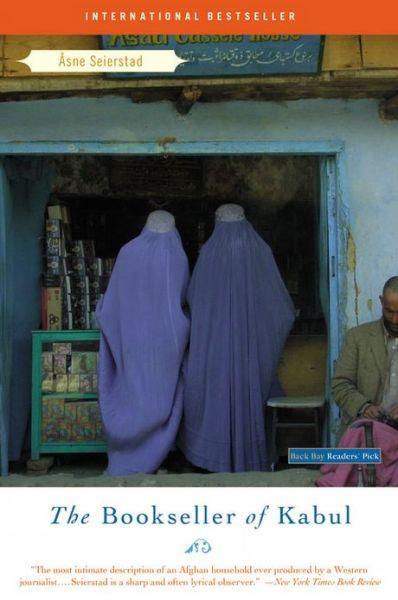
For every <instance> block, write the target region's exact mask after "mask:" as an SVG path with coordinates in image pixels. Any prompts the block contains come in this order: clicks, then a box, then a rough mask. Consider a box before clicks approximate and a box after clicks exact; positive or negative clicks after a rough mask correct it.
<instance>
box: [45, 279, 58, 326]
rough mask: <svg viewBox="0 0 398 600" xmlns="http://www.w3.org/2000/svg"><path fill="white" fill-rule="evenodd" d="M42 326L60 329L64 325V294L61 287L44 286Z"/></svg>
mask: <svg viewBox="0 0 398 600" xmlns="http://www.w3.org/2000/svg"><path fill="white" fill-rule="evenodd" d="M42 319H43V322H42V327H43V329H50V330H59V329H61V327H62V294H61V288H60V287H49V288H43V295H42Z"/></svg>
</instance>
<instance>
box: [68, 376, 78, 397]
mask: <svg viewBox="0 0 398 600" xmlns="http://www.w3.org/2000/svg"><path fill="white" fill-rule="evenodd" d="M79 389H80V375H76V374H74V373H72V374H70V375H68V392H76V393H77V392H79Z"/></svg>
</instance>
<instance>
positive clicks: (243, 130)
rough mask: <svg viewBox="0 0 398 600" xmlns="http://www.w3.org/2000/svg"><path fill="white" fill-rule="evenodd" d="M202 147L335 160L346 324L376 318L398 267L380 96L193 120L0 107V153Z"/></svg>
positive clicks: (91, 104)
mask: <svg viewBox="0 0 398 600" xmlns="http://www.w3.org/2000/svg"><path fill="white" fill-rule="evenodd" d="M198 142H201V143H202V144H201V145H200V147H201V148H202V150H203V148H204V147H206V149H207V151H211V150H212V149H214V151H215V152H220V147H218V144H217V143H220V144H221V146H222V147H226V146H225V144H227V145H228V152H233V151H236V153H241V152H242V153H243V152H247V151H250V149H251V150H252V149H253V148H256V146H255V145H253V143H255V142H258V144H259V146H258V148H259V150H258V151H265V152H278V153H281V152H282V153H283V152H285V153H290V154H291V153H294V152H297V153H307V152H308V153H312V154H313V153H319V154H322V153H323V154H324V153H328V154H336V156H338V177H339V179H338V185H339V190H338V213H339V214H338V225H339V227H340V236H339V239H340V254H339V261H338V271H339V276H340V286H339V295H340V297H339V311H340V319H339V321H340V328H341V329H343V328H344V327H346V326H353V325H356V324H358V323H362V322H365V321H368V320H371V319H375V318H378V317H379V315H380V310H379V304H378V295H379V292H380V289H381V287H382V284H383V282H384V281H385V279H386V278H388V277H390V276H391V275H394V274H396V273H397V270H398V265H397V260H396V222H397V218H398V204H397V197H398V123H396V122H394V121H388V122H387V121H384V122H383V121H382V120H381V119H380V117H379V114H378V102H377V101H376V100H351V101H343V100H300V101H295V102H284V103H274V102H254V101H245V102H228V103H208V104H204V103H203V104H201V103H198V104H196V105H194V106H193V108H192V109H191V111H190V112H189V114H188V115H187V116H181V115H179V114H178V113H177V112H176V110H175V108H174V106H173V105H172V104H171V103H169V102H161V103H149V104H134V103H132V102H131V100H129V99H127V98H122V97H110V96H108V97H103V98H90V99H88V98H86V99H85V98H68V99H59V100H45V101H44V100H43V101H29V102H9V103H4V104H2V105H0V154H10V153H11V154H12V153H22V154H23V153H30V152H35V153H37V154H43V153H44V154H45V153H52V152H61V153H62V152H63V153H74V152H81V151H85V152H88V153H96V152H101V153H104V152H105V153H106V152H107V150H109V152H125V153H129V152H130V151H132V152H137V151H138V149H139V151H140V152H142V153H146V152H151V153H154V152H155V153H162V152H165V153H167V152H173V150H174V148H176V147H178V151H179V152H181V151H185V152H189V153H195V148H196V146H195V144H197V143H198ZM248 145H249V146H250V148H249V149H248ZM221 149H222V148H221ZM260 149H261V150H260ZM32 200H33V199H32ZM32 200H31V199H30V200H29V211H31V210H32V208H33V205H34V202H33V204H32ZM37 202H38V209H39V210H38V214H40V215H42V199H41V198H38V200H37ZM40 218H41V216H40ZM35 260H37V257H36V258H35Z"/></svg>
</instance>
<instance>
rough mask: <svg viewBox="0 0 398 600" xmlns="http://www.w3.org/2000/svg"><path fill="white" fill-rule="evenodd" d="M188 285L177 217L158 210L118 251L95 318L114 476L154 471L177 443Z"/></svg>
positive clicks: (101, 394) (110, 470) (101, 391)
mask: <svg viewBox="0 0 398 600" xmlns="http://www.w3.org/2000/svg"><path fill="white" fill-rule="evenodd" d="M188 278H189V270H188V260H187V257H186V255H185V252H184V250H183V247H182V244H181V239H180V236H179V234H178V232H177V230H176V228H175V223H174V217H173V215H171V214H170V213H168V212H166V211H160V210H159V211H154V212H153V213H151V214H150V215H149V217H148V219H147V222H146V225H145V227H144V229H143V230H142V232H141V234H140V235H139V236H138V237H136V238H134V239H133V240H131V241H130V242H128V243H127V244H126V245H125V246H123V247H122V249H121V250H120V252H119V254H118V257H117V260H116V263H115V266H114V269H113V271H112V276H111V280H110V282H109V286H108V289H107V291H106V293H105V295H104V297H103V298H102V300H101V302H100V303H99V305H98V307H97V311H96V314H97V318H98V322H99V324H100V328H101V343H100V362H99V401H100V408H101V414H102V420H103V425H104V431H105V437H106V440H107V443H108V459H109V460H108V474H110V475H128V474H130V473H139V472H141V473H152V472H154V471H156V470H157V469H158V467H159V466H160V464H161V463H162V461H163V460H164V458H165V457H166V456H167V454H168V452H169V450H170V449H171V447H172V445H173V443H174V441H175V438H176V435H177V430H178V427H179V425H180V421H181V414H182V378H181V365H182V361H183V357H184V352H185V348H186V345H187V342H188V336H189V320H188V318H187V317H186V315H185V314H184V312H183V305H184V303H185V296H186V289H187V285H188Z"/></svg>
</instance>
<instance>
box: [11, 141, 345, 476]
mask: <svg viewBox="0 0 398 600" xmlns="http://www.w3.org/2000/svg"><path fill="white" fill-rule="evenodd" d="M139 146H140V144H137V147H139ZM181 146H188V145H181ZM194 146H195V144H192V145H191V148H190V152H189V153H187V152H184V150H186V148H183V147H181V148H179V149H178V152H175V151H174V149H173V152H171V153H170V154H169V153H168V152H159V149H157V150H156V152H155V151H152V152H151V150H150V149H147V150H149V152H146V156H142V154H141V152H138V151H136V152H132V153H131V154H134V155H137V154H141V156H140V157H139V158H138V157H137V156H133V157H129V156H127V154H130V153H119V152H118V151H116V152H115V154H114V155H109V154H108V153H107V154H105V153H104V154H103V153H102V152H100V151H98V150H101V149H100V148H98V149H97V153H96V154H92V155H91V156H90V157H85V158H87V159H88V160H89V161H91V164H92V168H93V171H92V176H93V178H94V179H95V180H96V182H97V188H96V189H92V190H91V191H90V192H89V191H88V189H85V190H84V185H83V186H82V182H83V179H85V177H84V175H83V179H81V180H80V185H79V182H78V178H77V179H76V177H75V178H74V176H73V173H74V169H75V168H76V164H75V166H73V164H72V163H73V159H74V157H73V156H69V157H65V160H62V161H61V162H60V160H61V157H60V156H54V157H51V158H50V157H48V156H47V157H45V158H44V164H45V165H46V164H47V165H50V163H52V167H51V168H54V161H55V187H54V182H53V184H52V185H51V186H49V187H48V196H49V197H48V198H47V199H48V200H49V199H50V197H52V199H54V197H56V196H58V198H59V199H60V200H61V201H62V202H64V203H67V204H69V206H70V208H71V212H72V213H74V214H75V217H76V216H77V219H76V218H75V221H76V228H77V229H76V230H75V232H74V236H75V237H76V236H78V237H80V236H81V237H84V238H87V237H90V236H92V237H94V238H95V239H96V244H97V245H98V249H99V253H100V254H102V255H103V256H104V255H108V256H109V255H114V254H115V253H116V252H117V250H118V248H119V247H120V246H121V245H122V244H123V243H124V242H126V241H127V240H128V239H131V238H132V237H134V235H135V234H136V233H138V231H139V230H140V228H141V227H142V225H143V219H144V217H145V215H146V214H147V213H148V212H149V210H153V209H155V208H165V209H166V210H170V211H171V212H174V213H175V214H176V219H177V225H179V228H180V232H181V234H182V238H183V241H184V244H185V248H186V251H187V253H188V256H189V258H190V262H191V265H193V264H194V262H195V259H196V256H197V252H198V250H199V248H200V245H201V244H202V243H203V242H204V241H205V240H206V239H207V237H208V235H209V233H210V231H211V228H212V219H213V214H214V210H215V208H217V206H219V205H220V204H223V203H225V202H228V201H230V202H231V201H233V202H237V203H240V204H243V205H244V207H245V209H246V212H247V216H248V218H249V219H250V220H251V221H252V223H253V225H254V226H255V227H256V229H257V230H258V231H259V233H260V234H261V235H262V236H263V237H264V239H265V240H266V241H267V242H268V243H269V244H270V246H271V247H272V249H273V251H274V254H275V255H276V258H277V262H278V264H279V267H280V270H281V273H282V276H283V277H284V279H285V282H286V283H287V285H288V288H289V289H290V291H291V293H292V295H293V297H294V296H296V298H295V300H296V305H297V308H298V319H297V323H296V331H295V332H293V333H295V334H296V335H309V336H311V335H324V336H325V339H326V338H327V345H328V366H329V372H331V369H332V366H333V361H334V360H335V359H336V357H337V354H338V347H339V332H340V328H341V319H339V314H341V312H340V311H339V277H341V272H339V269H338V264H339V261H338V246H339V235H338V232H339V227H340V225H339V216H341V215H339V212H338V197H337V196H338V190H339V186H338V185H337V183H338V181H337V179H338V157H337V155H336V154H333V153H328V154H325V153H324V152H323V153H320V152H318V153H317V152H316V150H317V148H316V145H315V146H314V147H313V148H312V151H309V150H310V149H309V148H306V149H305V150H306V151H305V152H300V153H298V152H295V153H289V152H286V148H285V151H282V150H283V149H282V148H279V152H277V153H275V152H269V150H270V148H267V146H269V145H267V144H265V145H264V146H263V147H262V148H261V144H254V146H252V147H251V146H250V144H244V145H243V146H242V145H239V144H219V145H217V146H218V147H217V151H216V153H214V149H215V146H214V145H211V144H198V147H197V148H196V152H195V153H194V152H193V151H192V147H194ZM201 146H202V148H201ZM73 149H74V148H73ZM260 149H261V150H263V151H262V152H261V151H259V150H260ZM57 150H58V151H60V149H57ZM136 150H138V148H136ZM141 150H142V149H141ZM152 150H155V149H152ZM222 150H224V152H222ZM274 150H275V147H274ZM302 150H303V149H302ZM318 150H319V148H318ZM322 150H323V151H324V150H325V147H324V146H323V147H322ZM329 150H330V149H329ZM59 153H61V152H59ZM72 154H73V152H72ZM87 154H91V153H89V152H87ZM121 154H122V155H121ZM148 154H150V155H151V154H152V155H154V154H155V155H160V156H153V161H154V165H155V162H156V161H160V162H158V165H161V164H162V161H163V163H164V164H166V163H167V161H169V162H170V163H172V161H173V160H174V159H177V158H178V159H179V161H178V160H176V162H175V164H176V169H177V171H178V169H180V171H179V173H180V174H179V178H180V181H181V177H186V179H185V180H184V181H185V183H184V190H183V191H184V193H183V194H181V195H180V196H181V197H178V196H179V194H176V193H175V190H174V192H173V185H174V184H175V182H173V181H170V178H169V180H168V181H167V182H166V180H164V181H163V184H162V177H164V174H163V175H162V173H160V171H161V166H158V167H157V169H155V170H154V171H153V174H155V173H156V175H157V185H158V190H156V187H154V186H152V187H151V186H149V188H148V187H147V188H146V189H145V185H144V182H145V179H147V180H148V177H150V173H149V174H148V172H147V171H145V169H148V168H149V169H150V166H148V165H149V164H150V162H148V161H150V160H151V159H150V158H149V157H148ZM263 155H266V156H263ZM68 159H70V162H69V164H68ZM278 160H279V161H280V164H278ZM184 161H185V166H186V173H183V171H184V168H183V166H182V165H183V163H184ZM77 162H78V161H77ZM57 163H58V167H57ZM60 164H62V165H63V166H62V168H61V169H60V168H59V165H60ZM100 164H101V165H102V167H103V168H104V165H105V170H106V171H107V173H108V178H109V177H110V178H111V179H112V178H113V188H112V190H111V193H110V194H108V195H107V194H104V193H103V192H104V189H103V190H102V193H98V192H99V189H98V186H101V177H99V175H100V170H101V169H100V168H99V165H100ZM129 165H130V166H131V170H132V171H133V172H134V173H135V178H134V181H133V189H132V190H131V192H130V194H128V193H127V194H126V189H123V186H124V188H125V187H126V186H128V181H129ZM62 169H63V173H64V175H63V176H62ZM140 169H141V174H140ZM181 169H182V170H181ZM267 169H268V170H267ZM77 170H79V169H77ZM166 170H167V169H166ZM163 171H165V169H163ZM68 172H69V175H68ZM203 172H205V181H204V180H203ZM75 173H76V171H75ZM81 173H84V171H82V172H81ZM94 173H95V175H93V174H94ZM145 173H146V175H145ZM187 173H188V174H187ZM276 173H278V174H279V176H277V175H276ZM71 174H72V177H70V175H71ZM289 174H290V176H289ZM221 175H222V179H223V185H220V176H221ZM267 175H268V176H269V177H270V179H273V178H274V181H273V182H272V181H271V182H270V187H269V188H268V191H269V190H271V191H272V193H273V196H272V194H271V196H272V197H270V196H269V194H268V196H269V197H268V201H261V195H262V194H263V195H264V186H263V188H261V182H263V183H264V177H266V176H267ZM278 177H279V178H278ZM289 177H290V180H289ZM62 178H63V181H64V184H62V185H61V184H60V181H61V180H62ZM123 178H124V183H123ZM68 179H69V183H73V181H74V182H75V184H77V188H79V189H77V188H75V189H73V186H71V187H70V188H69V189H68V186H67V185H65V181H66V180H68ZM155 179H156V178H155V177H152V183H153V180H155ZM293 180H294V185H293ZM57 181H58V183H57ZM86 182H87V178H86ZM211 182H213V183H212V184H211ZM83 183H84V182H83ZM221 183H222V182H221ZM166 184H167V185H168V186H169V188H168V189H167V190H165V187H164V186H165V185H166ZM200 185H202V186H203V185H204V187H202V188H201V189H200V190H199V187H200ZM57 186H58V187H57ZM86 188H87V186H86ZM284 189H285V195H284ZM1 190H2V193H1V195H2V202H1V204H2V221H3V222H6V219H7V214H8V213H9V211H10V210H11V206H12V203H13V199H12V193H10V191H9V190H8V189H7V177H5V176H4V181H3V186H2V188H1ZM199 191H200V193H198V192H199ZM165 192H166V193H165ZM157 194H158V198H156V195H157ZM173 194H174V195H173ZM283 195H284V198H283ZM184 196H185V200H184ZM265 200H266V199H265ZM51 201H52V200H51ZM118 202H119V203H120V204H119V206H117V207H115V204H116V203H118ZM192 208H194V210H192ZM41 210H43V206H42V207H41ZM95 213H96V214H97V217H95V218H94V219H93V214H95ZM104 215H106V218H105V220H106V219H108V220H109V222H112V220H113V227H111V229H113V230H114V231H117V232H118V234H117V236H108V235H106V229H108V230H109V229H110V227H109V226H108V225H106V224H104ZM128 215H130V217H131V218H130V221H129V219H128V218H127V219H126V216H127V217H128ZM42 218H43V219H44V212H43V214H42ZM118 219H119V221H118ZM43 223H44V220H43ZM118 223H119V224H118ZM120 224H122V225H123V226H122V227H121V226H120ZM101 227H102V230H101ZM104 227H105V228H104ZM11 236H12V232H11ZM2 240H3V241H2V254H3V256H5V255H6V254H7V252H8V253H9V252H10V248H11V247H12V246H11V239H10V233H9V232H5V236H4V237H3V238H2ZM14 247H15V246H14ZM303 247H305V251H303V252H302V251H301V250H302V249H303ZM303 260H304V263H306V264H305V265H304V268H303ZM295 261H296V262H295ZM36 268H37V263H36ZM5 279H6V281H7V282H8V284H9V285H7V286H5V287H4V289H3V291H2V312H1V316H2V327H3V330H2V333H3V332H4V333H3V335H4V337H3V339H4V340H5V339H6V338H7V337H8V339H10V336H11V335H12V334H11V332H10V331H9V329H7V327H9V324H10V317H9V314H10V308H11V305H12V300H11V299H12V294H13V285H12V281H11V279H12V275H10V274H8V275H7V273H5ZM7 307H8V308H7ZM31 310H32V311H33V310H36V311H37V306H36V307H33V306H32V307H31ZM3 348H4V346H3ZM2 356H4V358H3V362H2V366H3V369H4V373H5V375H6V376H7V374H8V375H10V371H11V378H12V368H13V365H11V369H10V368H9V367H8V368H7V364H8V365H9V364H10V362H12V356H11V357H10V356H9V354H8V355H7V352H5V353H4V355H3V354H2ZM7 361H8V363H7ZM4 381H5V386H6V387H7V378H6V377H5V379H4ZM6 387H5V388H3V390H2V394H3V396H2V402H1V406H2V413H1V416H2V424H3V425H2V429H1V430H0V431H1V432H2V446H1V447H2V450H3V451H2V472H3V474H4V473H5V471H6V464H7V458H6V453H5V451H4V449H5V448H6V445H7V444H6V441H7V423H8V420H7V415H8V412H9V407H8V401H7V397H8V394H7V391H6ZM326 394H327V395H328V390H327V389H326ZM328 406H329V414H328V426H327V427H326V428H325V431H326V432H327V435H328V438H327V439H325V442H327V443H333V430H334V422H335V421H336V417H337V414H336V409H335V407H334V406H333V404H332V403H331V402H329V404H328Z"/></svg>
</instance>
